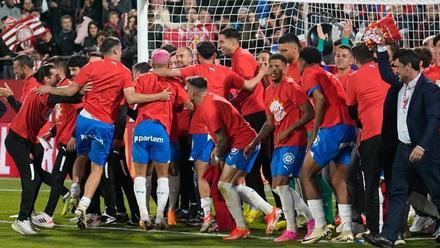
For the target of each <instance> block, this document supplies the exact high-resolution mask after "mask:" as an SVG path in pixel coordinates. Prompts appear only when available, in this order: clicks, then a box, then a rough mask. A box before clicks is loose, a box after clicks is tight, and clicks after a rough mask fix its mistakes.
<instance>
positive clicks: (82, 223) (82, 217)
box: [75, 204, 87, 229]
mask: <svg viewBox="0 0 440 248" xmlns="http://www.w3.org/2000/svg"><path fill="white" fill-rule="evenodd" d="M86 210H87V208H86V207H84V206H83V205H82V204H79V205H78V208H77V209H76V211H75V217H76V218H78V222H77V223H76V224H77V226H78V228H79V229H84V228H86V227H87V215H86Z"/></svg>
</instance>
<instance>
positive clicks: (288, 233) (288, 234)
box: [273, 231, 298, 242]
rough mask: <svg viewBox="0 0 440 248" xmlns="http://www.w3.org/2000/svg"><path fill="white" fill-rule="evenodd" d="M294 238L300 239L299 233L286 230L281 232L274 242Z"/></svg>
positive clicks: (292, 239)
mask: <svg viewBox="0 0 440 248" xmlns="http://www.w3.org/2000/svg"><path fill="white" fill-rule="evenodd" d="M294 240H298V234H297V233H296V232H292V231H284V232H283V234H281V236H279V237H278V238H276V239H274V240H273V241H274V242H285V241H294Z"/></svg>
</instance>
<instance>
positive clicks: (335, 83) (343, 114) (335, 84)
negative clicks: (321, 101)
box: [302, 65, 355, 128]
mask: <svg viewBox="0 0 440 248" xmlns="http://www.w3.org/2000/svg"><path fill="white" fill-rule="evenodd" d="M302 87H303V89H304V91H305V92H306V93H307V95H308V96H310V97H312V94H313V91H314V90H316V89H320V90H321V92H322V94H323V95H324V96H325V98H326V104H325V114H324V119H323V121H322V123H321V125H320V128H327V127H333V126H336V125H338V124H346V125H351V126H354V125H355V123H354V121H353V120H352V119H351V118H350V116H349V114H348V109H347V105H346V102H345V92H344V88H343V87H342V84H341V83H340V82H339V80H338V79H337V78H336V76H335V75H333V74H331V73H330V72H327V71H326V70H324V69H323V68H322V67H321V66H320V65H314V66H311V67H307V68H306V69H305V70H304V72H303V74H302Z"/></svg>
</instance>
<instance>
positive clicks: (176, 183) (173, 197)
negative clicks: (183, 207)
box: [168, 175, 180, 210]
mask: <svg viewBox="0 0 440 248" xmlns="http://www.w3.org/2000/svg"><path fill="white" fill-rule="evenodd" d="M168 178H169V183H170V185H169V188H170V195H169V199H168V209H169V210H171V209H172V210H175V207H176V203H177V199H178V198H179V189H180V176H179V175H177V176H169V177H168Z"/></svg>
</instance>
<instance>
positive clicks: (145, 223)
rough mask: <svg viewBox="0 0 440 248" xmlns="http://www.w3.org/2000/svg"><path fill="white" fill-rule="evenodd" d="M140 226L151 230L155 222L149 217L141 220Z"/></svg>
mask: <svg viewBox="0 0 440 248" xmlns="http://www.w3.org/2000/svg"><path fill="white" fill-rule="evenodd" d="M139 227H140V228H141V229H145V230H150V229H152V228H153V224H152V223H151V220H150V219H149V218H148V219H146V220H139Z"/></svg>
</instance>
